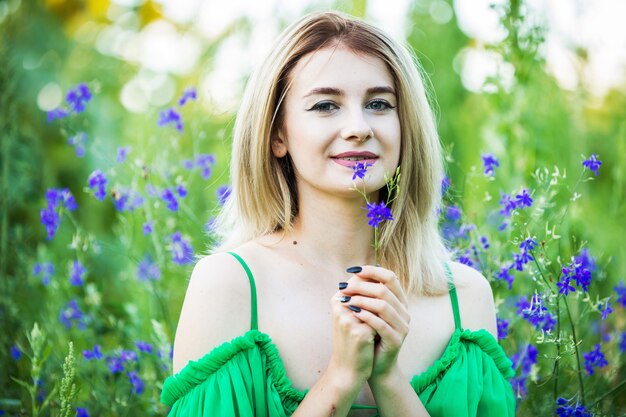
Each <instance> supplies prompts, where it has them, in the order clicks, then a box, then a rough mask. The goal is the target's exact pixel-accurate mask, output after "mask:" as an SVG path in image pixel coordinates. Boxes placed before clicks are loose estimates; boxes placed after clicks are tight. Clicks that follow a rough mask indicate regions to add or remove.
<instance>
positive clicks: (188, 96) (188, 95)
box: [178, 87, 197, 107]
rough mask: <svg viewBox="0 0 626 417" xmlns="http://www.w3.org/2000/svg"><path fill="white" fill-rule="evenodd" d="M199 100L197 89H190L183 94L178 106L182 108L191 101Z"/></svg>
mask: <svg viewBox="0 0 626 417" xmlns="http://www.w3.org/2000/svg"><path fill="white" fill-rule="evenodd" d="M196 99H197V95H196V89H195V88H193V87H192V88H188V89H186V90H185V92H184V93H183V95H182V97H181V98H180V100H178V105H179V106H180V107H182V106H184V105H185V103H187V101H189V100H196Z"/></svg>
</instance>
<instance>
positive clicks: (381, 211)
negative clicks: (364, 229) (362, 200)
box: [367, 201, 393, 227]
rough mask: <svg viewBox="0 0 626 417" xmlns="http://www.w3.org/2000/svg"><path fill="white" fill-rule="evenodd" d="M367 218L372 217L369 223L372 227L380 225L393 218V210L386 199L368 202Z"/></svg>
mask: <svg viewBox="0 0 626 417" xmlns="http://www.w3.org/2000/svg"><path fill="white" fill-rule="evenodd" d="M367 210H368V211H367V218H368V219H370V220H369V221H368V222H367V224H369V225H370V226H372V227H378V225H379V224H380V223H382V222H383V221H385V220H393V216H392V214H391V210H389V207H387V204H385V202H384V201H381V202H380V203H378V204H376V203H367Z"/></svg>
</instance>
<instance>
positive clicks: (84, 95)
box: [65, 83, 91, 113]
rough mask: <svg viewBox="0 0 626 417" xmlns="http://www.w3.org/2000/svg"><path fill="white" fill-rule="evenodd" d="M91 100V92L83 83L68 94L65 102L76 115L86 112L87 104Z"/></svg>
mask: <svg viewBox="0 0 626 417" xmlns="http://www.w3.org/2000/svg"><path fill="white" fill-rule="evenodd" d="M90 100H91V92H90V91H89V88H88V87H87V85H86V84H84V83H81V84H78V85H77V86H76V87H74V88H73V89H71V90H70V91H68V92H67V95H66V96H65V101H66V102H67V104H69V106H70V108H71V109H72V110H74V112H76V113H82V112H83V111H85V103H88V102H89V101H90Z"/></svg>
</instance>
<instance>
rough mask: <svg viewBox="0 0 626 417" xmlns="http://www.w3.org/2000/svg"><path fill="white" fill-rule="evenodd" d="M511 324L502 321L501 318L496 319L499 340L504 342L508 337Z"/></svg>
mask: <svg viewBox="0 0 626 417" xmlns="http://www.w3.org/2000/svg"><path fill="white" fill-rule="evenodd" d="M509 323H510V322H509V320H506V319H501V318H500V317H498V318H497V319H496V324H497V328H498V340H502V339H504V338H506V337H507V336H508V334H509Z"/></svg>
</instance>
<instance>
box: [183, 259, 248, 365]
mask: <svg viewBox="0 0 626 417" xmlns="http://www.w3.org/2000/svg"><path fill="white" fill-rule="evenodd" d="M244 300H250V284H249V281H248V278H247V276H246V272H245V271H244V269H243V268H242V267H241V265H240V264H239V263H238V261H237V260H236V259H235V258H234V257H233V256H231V255H229V254H227V253H218V254H214V255H209V256H206V257H204V258H202V259H201V260H200V261H198V263H197V264H196V265H195V267H194V269H193V272H192V274H191V278H190V280H189V285H188V287H187V293H186V295H185V300H184V302H183V307H182V310H181V313H180V318H179V320H178V326H177V328H176V338H175V340H174V373H177V372H179V371H180V370H181V369H182V368H183V367H184V366H185V365H187V363H188V362H189V361H190V360H197V359H199V358H201V357H202V356H204V355H205V354H207V353H209V352H210V351H211V349H213V348H214V347H216V346H218V345H220V344H222V343H224V342H227V341H230V340H232V339H233V338H235V337H237V336H241V335H242V334H244V333H245V332H246V331H248V330H249V328H250V311H251V310H250V303H249V302H245V301H244Z"/></svg>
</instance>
